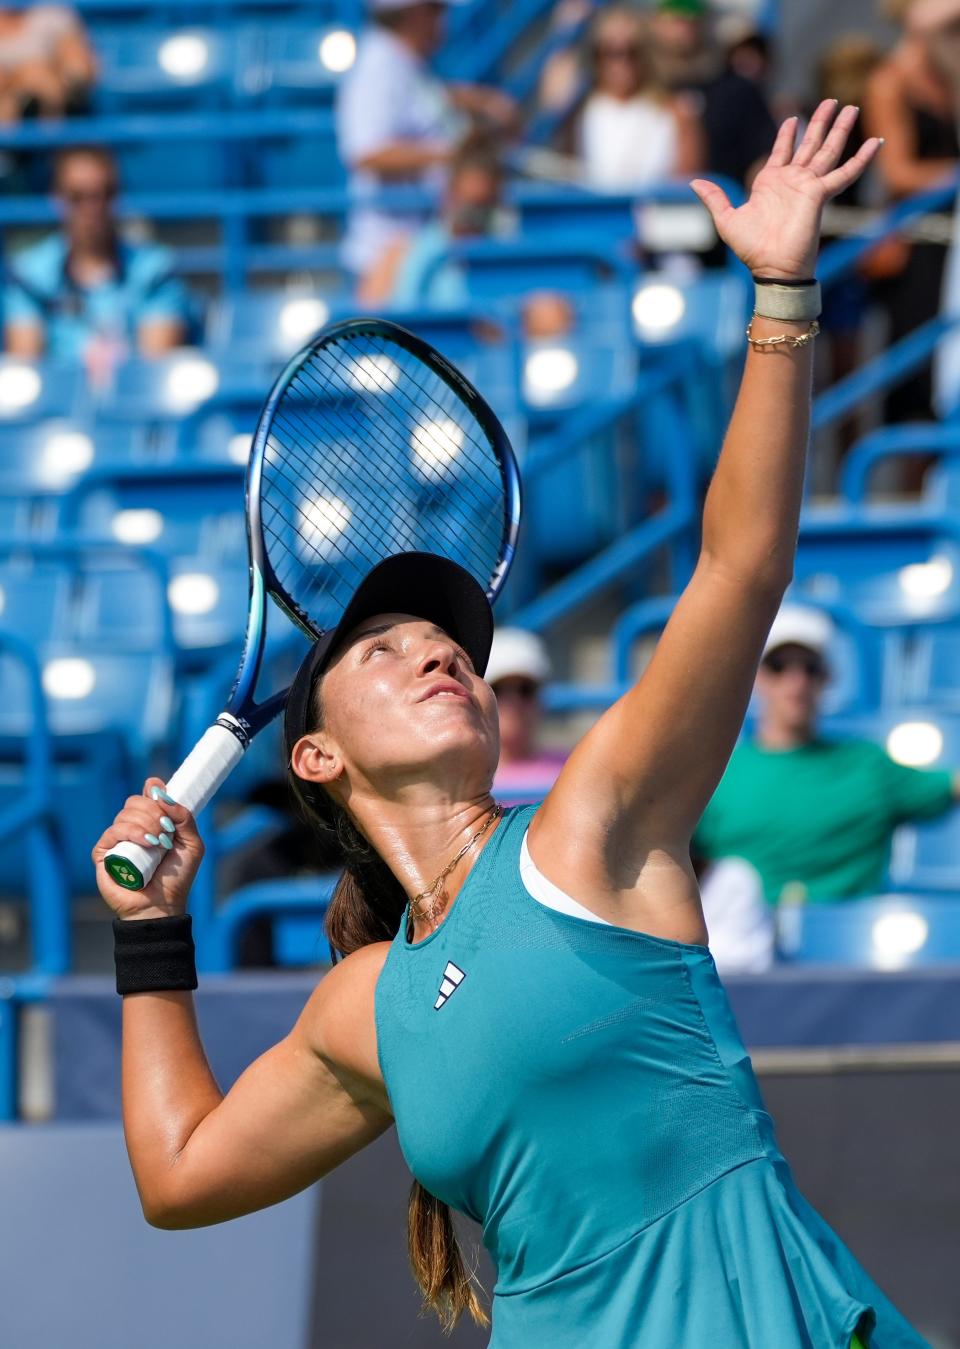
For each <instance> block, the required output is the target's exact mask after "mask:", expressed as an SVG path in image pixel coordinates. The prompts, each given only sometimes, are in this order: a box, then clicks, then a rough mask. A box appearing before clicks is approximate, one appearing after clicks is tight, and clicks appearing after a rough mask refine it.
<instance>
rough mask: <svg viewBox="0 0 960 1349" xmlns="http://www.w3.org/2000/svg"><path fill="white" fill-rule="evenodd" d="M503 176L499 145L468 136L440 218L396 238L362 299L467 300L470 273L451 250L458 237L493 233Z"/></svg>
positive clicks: (441, 303) (400, 302) (444, 304)
mask: <svg viewBox="0 0 960 1349" xmlns="http://www.w3.org/2000/svg"><path fill="white" fill-rule="evenodd" d="M503 180H504V172H503V165H502V163H501V160H500V157H499V155H498V153H497V150H496V146H495V144H494V143H493V142H492V141H491V140H490V139H489V138H488V137H484V136H477V135H469V136H467V137H466V139H465V140H464V141H463V142H462V143H461V145H460V146H459V148H458V149H457V151H456V153H455V154H454V157H453V160H452V162H451V164H450V171H449V176H448V180H447V185H446V189H445V192H444V200H443V213H442V215H441V217H440V219H439V220H437V221H434V222H433V223H432V224H429V225H424V226H423V227H422V228H421V229H420V230H419V231H418V232H417V233H416V234H415V235H413V236H412V237H410V236H407V235H402V236H401V237H400V238H398V239H396V240H395V241H394V242H393V244H391V245H390V246H389V247H388V248H387V249H386V250H385V251H384V253H383V255H382V256H381V258H380V260H379V262H378V263H377V264H376V265H375V266H374V268H373V270H372V271H371V272H370V273H369V274H368V275H367V276H366V277H365V278H364V280H363V281H362V283H361V285H360V286H359V288H358V292H357V297H358V299H359V300H360V301H361V302H362V303H363V304H366V305H370V306H375V305H377V304H381V303H383V302H387V303H389V304H391V305H394V306H398V307H400V308H404V309H416V308H419V307H420V306H422V305H429V306H430V307H431V308H440V309H456V308H459V307H462V306H463V305H465V304H466V303H467V302H468V300H469V294H468V291H467V282H466V278H465V276H464V274H463V271H462V269H461V268H460V267H459V266H458V265H457V263H456V262H455V261H453V260H452V259H450V258H449V257H448V254H449V252H450V249H451V247H452V245H454V244H455V243H456V241H457V240H458V239H476V238H483V237H484V236H486V235H487V234H489V233H490V230H491V227H492V225H493V222H494V218H495V214H496V211H497V208H498V207H499V206H500V204H501V200H502V197H503Z"/></svg>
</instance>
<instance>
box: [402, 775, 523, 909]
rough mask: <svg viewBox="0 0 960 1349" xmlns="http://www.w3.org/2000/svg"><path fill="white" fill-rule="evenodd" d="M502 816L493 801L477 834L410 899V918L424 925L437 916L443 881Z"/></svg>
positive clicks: (442, 896)
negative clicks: (427, 905) (425, 905)
mask: <svg viewBox="0 0 960 1349" xmlns="http://www.w3.org/2000/svg"><path fill="white" fill-rule="evenodd" d="M502 814H503V806H502V805H501V804H500V802H499V801H495V802H494V803H493V809H492V810H491V812H490V814H489V815H488V816H487V818H486V819H485V820H484V822H483V824H482V825H481V826H480V828H479V829H478V830H477V832H476V833H475V834H474V836H473V838H471V839H469V840H468V841H467V842H466V843H465V844H464V845H463V847H462V848H461V849H460V851H459V852H458V853H457V855H456V857H454V858H453V859H452V860H451V861H449V862H448V863H447V865H446V866H445V867H444V868H443V870H442V871H441V872H440V875H439V876H438V877H437V878H436V880H435V881H434V882H433V884H432V885H428V886H427V888H426V890H421V891H420V893H419V894H418V895H414V897H413V899H411V901H410V916H411V918H419V919H420V921H421V922H424V923H432V922H433V920H434V919H435V918H436V916H437V910H438V909H439V907H440V904H441V902H442V901H443V900H444V899H446V891H445V890H444V888H443V883H444V881H445V880H446V879H447V877H448V876H449V875H450V872H451V871H452V870H453V869H454V867H455V866H456V865H457V863H458V862H461V861H462V860H463V859H464V857H466V855H467V853H468V852H469V851H470V849H471V848H473V847H475V846H476V844H478V843H479V842H480V840H481V839H482V838H483V836H484V834H486V832H487V830H488V829H489V828H490V826H491V825H492V824H493V822H494V821H495V820H499V818H500V816H501V815H502ZM426 899H430V900H431V904H430V907H429V908H428V909H424V908H423V902H424V900H426Z"/></svg>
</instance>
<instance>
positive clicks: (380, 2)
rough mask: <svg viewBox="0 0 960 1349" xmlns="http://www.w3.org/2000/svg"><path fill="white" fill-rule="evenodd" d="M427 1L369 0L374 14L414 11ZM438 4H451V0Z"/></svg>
mask: <svg viewBox="0 0 960 1349" xmlns="http://www.w3.org/2000/svg"><path fill="white" fill-rule="evenodd" d="M424 2H425V0H369V3H370V8H371V10H372V11H373V12H374V14H390V13H395V12H396V11H397V10H398V9H413V8H414V7H415V6H416V5H420V4H423V3H424ZM437 3H438V4H441V5H446V4H449V0H437Z"/></svg>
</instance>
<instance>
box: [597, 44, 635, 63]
mask: <svg viewBox="0 0 960 1349" xmlns="http://www.w3.org/2000/svg"><path fill="white" fill-rule="evenodd" d="M596 57H597V60H598V61H639V60H640V49H639V47H615V46H614V45H613V44H612V43H610V44H608V45H604V46H601V47H598V48H597V49H596Z"/></svg>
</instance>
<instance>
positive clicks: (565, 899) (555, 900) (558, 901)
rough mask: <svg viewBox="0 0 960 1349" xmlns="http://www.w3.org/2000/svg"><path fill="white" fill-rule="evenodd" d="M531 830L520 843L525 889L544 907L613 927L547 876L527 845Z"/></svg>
mask: <svg viewBox="0 0 960 1349" xmlns="http://www.w3.org/2000/svg"><path fill="white" fill-rule="evenodd" d="M528 832H529V830H524V834H523V842H522V843H521V844H520V879H521V880H522V881H523V885H524V889H525V890H526V892H527V894H528V895H529V896H530V897H531V899H535V900H536V901H537V903H538V904H542V905H543V906H544V908H547V909H556V910H557V912H558V913H566V914H569V915H570V917H571V918H585V919H586V921H587V922H588V923H599V924H600V925H601V926H602V927H612V926H613V924H612V923H608V922H607V920H606V918H599V917H598V916H597V915H596V914H595V913H591V912H590V910H589V909H585V908H584V907H583V905H582V904H578V903H577V901H576V900H575V899H571V898H570V896H569V895H568V894H566V892H565V891H563V890H561V889H560V887H559V885H554V883H553V881H548V880H547V878H546V876H544V874H543V872H542V871H541V870H540V868H539V867H538V866H537V864H536V862H534V860H533V858H532V857H531V856H530V849H529V848H528V847H527V834H528Z"/></svg>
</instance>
